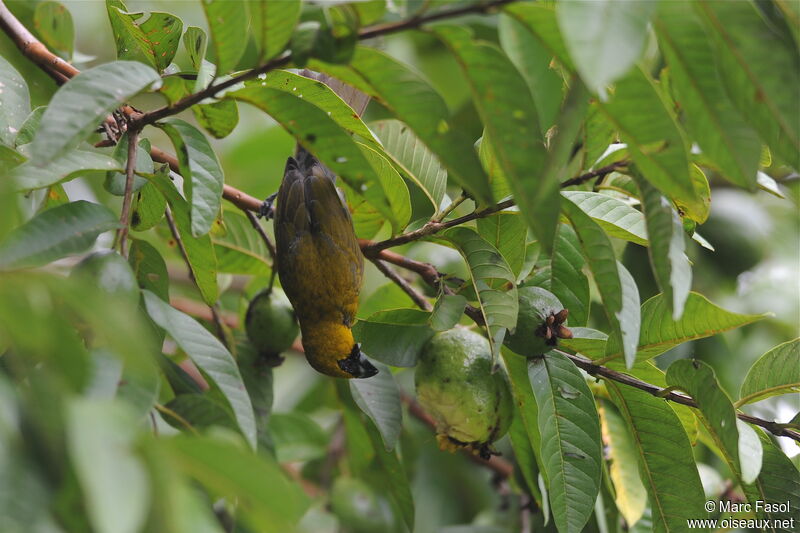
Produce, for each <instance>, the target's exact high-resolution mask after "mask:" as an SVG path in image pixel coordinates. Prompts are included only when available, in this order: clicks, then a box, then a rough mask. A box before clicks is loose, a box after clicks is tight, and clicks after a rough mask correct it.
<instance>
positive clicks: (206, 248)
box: [146, 166, 218, 305]
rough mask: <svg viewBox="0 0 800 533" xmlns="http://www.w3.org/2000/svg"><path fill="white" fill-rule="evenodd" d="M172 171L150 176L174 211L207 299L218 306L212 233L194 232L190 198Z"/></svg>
mask: <svg viewBox="0 0 800 533" xmlns="http://www.w3.org/2000/svg"><path fill="white" fill-rule="evenodd" d="M168 172H169V169H168V167H166V166H164V167H162V171H161V172H158V173H156V174H152V175H149V176H146V177H147V178H148V179H149V180H151V181H152V182H153V184H154V185H155V186H156V188H157V189H158V191H159V192H160V193H161V194H162V195H163V196H164V198H166V200H167V203H168V204H169V206H170V208H171V210H172V216H173V218H174V220H175V226H176V228H177V230H178V235H180V237H181V241H182V242H183V246H184V248H185V249H186V255H187V257H188V262H189V267H190V269H191V271H192V276H193V277H194V281H195V283H196V284H197V288H198V289H199V290H200V294H201V296H202V297H203V301H204V302H206V303H207V304H208V305H214V304H215V303H216V301H217V297H218V288H217V258H216V256H215V255H214V246H213V244H212V242H211V237H210V236H209V235H208V234H206V235H202V236H200V237H195V236H194V235H192V231H191V223H190V221H189V204H187V203H186V200H184V199H183V197H182V196H181V195H180V193H179V192H178V191H177V189H176V188H175V185H173V183H172V181H170V179H169V177H168Z"/></svg>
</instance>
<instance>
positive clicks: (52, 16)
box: [33, 1, 75, 60]
mask: <svg viewBox="0 0 800 533" xmlns="http://www.w3.org/2000/svg"><path fill="white" fill-rule="evenodd" d="M33 27H34V28H36V33H37V34H38V35H39V37H40V38H41V39H42V42H43V43H44V44H45V45H47V47H48V48H50V49H51V50H53V51H54V52H55V53H56V54H58V55H60V56H61V57H63V58H65V59H67V60H70V59H71V58H72V52H73V50H74V49H75V27H74V26H73V24H72V15H71V14H70V12H69V10H68V9H67V8H66V7H64V5H63V4H62V3H61V2H52V1H48V2H41V3H39V4H37V5H36V10H35V11H34V13H33Z"/></svg>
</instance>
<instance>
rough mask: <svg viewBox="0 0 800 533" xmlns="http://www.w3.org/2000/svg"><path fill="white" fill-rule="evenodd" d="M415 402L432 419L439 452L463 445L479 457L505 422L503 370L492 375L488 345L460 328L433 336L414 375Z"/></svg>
mask: <svg viewBox="0 0 800 533" xmlns="http://www.w3.org/2000/svg"><path fill="white" fill-rule="evenodd" d="M415 384H416V390H417V399H418V400H419V403H420V404H421V405H422V407H423V408H424V409H425V411H426V412H427V413H428V414H429V415H430V416H431V417H432V418H433V419H434V420H435V422H436V430H437V439H438V441H439V446H440V447H441V448H442V449H449V450H453V449H456V448H459V447H468V448H470V449H472V450H473V451H476V452H478V453H479V454H480V455H481V456H483V457H488V456H489V455H490V454H491V452H492V450H491V447H490V444H491V443H492V442H494V441H496V440H497V439H499V438H500V437H502V436H503V435H504V434H505V433H506V431H508V427H509V425H510V424H511V417H512V409H513V403H512V400H511V394H510V393H509V391H508V384H507V383H506V380H505V377H504V375H503V372H502V371H500V370H497V371H495V372H492V356H491V351H490V348H489V341H487V340H486V339H485V338H484V337H483V336H482V335H479V334H478V333H475V332H474V331H470V330H468V329H464V328H454V329H451V330H448V331H444V332H442V333H438V334H436V335H434V336H433V337H432V338H431V340H430V341H428V343H427V344H426V345H425V347H424V348H423V351H422V354H421V356H420V360H419V364H418V365H417V370H416V374H415Z"/></svg>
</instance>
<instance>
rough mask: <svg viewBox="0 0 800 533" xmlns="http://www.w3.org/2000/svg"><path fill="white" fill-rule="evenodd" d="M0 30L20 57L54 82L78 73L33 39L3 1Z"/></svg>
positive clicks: (0, 10)
mask: <svg viewBox="0 0 800 533" xmlns="http://www.w3.org/2000/svg"><path fill="white" fill-rule="evenodd" d="M0 28H2V30H3V32H5V34H6V35H8V36H9V37H11V40H12V41H14V44H15V45H17V48H19V49H20V51H21V52H22V55H24V56H25V57H27V58H28V59H30V60H31V61H33V62H34V63H36V64H37V65H39V66H40V67H42V70H44V71H45V72H46V73H47V74H49V75H50V76H51V77H53V79H55V80H56V82H58V81H59V80H61V79H62V77H63V78H72V77H74V76H77V75H78V74H79V73H80V71H79V70H78V69H76V68H75V67H73V66H72V65H70V64H69V63H67V62H66V61H64V60H63V59H61V58H60V57H58V56H57V55H55V54H54V53H52V52H51V51H50V50H48V49H47V47H46V46H45V45H44V44H42V43H41V42H40V41H39V39H37V38H36V37H34V36H33V34H32V33H31V32H29V31H28V28H26V27H25V26H23V25H22V23H21V22H20V21H19V20H18V19H17V17H15V16H14V14H13V13H11V11H9V9H8V7H6V5H5V2H3V0H0Z"/></svg>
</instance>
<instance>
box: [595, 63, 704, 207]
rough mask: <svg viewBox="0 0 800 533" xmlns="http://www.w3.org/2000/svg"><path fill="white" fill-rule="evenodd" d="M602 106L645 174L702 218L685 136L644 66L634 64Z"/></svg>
mask: <svg viewBox="0 0 800 533" xmlns="http://www.w3.org/2000/svg"><path fill="white" fill-rule="evenodd" d="M600 108H601V109H602V110H603V111H604V112H605V113H606V115H607V116H608V117H609V119H610V120H611V122H612V123H613V124H614V127H615V128H616V129H617V130H618V131H619V133H620V136H621V137H622V140H623V141H625V142H626V143H627V144H628V151H629V152H630V155H631V157H632V158H633V160H634V162H635V163H636V165H637V166H638V167H639V169H640V170H641V172H642V174H643V175H644V177H645V178H647V180H648V181H650V183H652V184H653V185H655V186H656V187H657V188H658V189H659V190H660V191H662V192H663V193H664V194H666V195H667V196H669V197H670V198H671V199H672V200H674V201H675V202H676V203H677V204H678V206H679V207H681V208H682V209H683V210H684V211H685V212H686V213H687V215H689V216H690V217H692V219H693V220H698V221H699V219H700V216H699V215H698V214H697V213H698V211H700V210H701V209H700V207H699V206H698V203H699V199H698V195H697V193H696V192H695V189H694V185H693V184H692V178H691V176H690V175H689V160H688V156H687V152H686V145H685V140H684V138H683V135H682V134H681V131H680V129H679V128H678V125H677V123H676V122H675V117H674V116H673V115H672V112H671V111H670V109H669V105H668V104H667V102H666V100H665V98H664V97H663V95H662V94H661V92H660V91H659V89H658V88H657V87H656V85H655V82H654V81H653V80H652V79H651V78H650V76H648V75H647V74H646V73H645V72H644V71H643V70H642V69H641V67H636V68H634V69H633V70H632V71H631V72H630V73H629V74H628V75H627V76H625V78H623V79H622V80H620V81H619V83H617V87H616V91H615V93H614V96H613V98H611V100H610V101H609V102H607V103H604V104H601V106H600Z"/></svg>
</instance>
